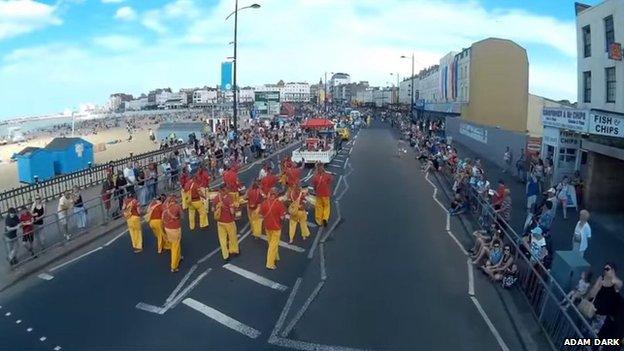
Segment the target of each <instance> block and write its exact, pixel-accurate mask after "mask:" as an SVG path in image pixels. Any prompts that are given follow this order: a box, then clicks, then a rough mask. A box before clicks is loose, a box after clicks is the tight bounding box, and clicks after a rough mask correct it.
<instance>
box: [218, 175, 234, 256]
mask: <svg viewBox="0 0 624 351" xmlns="http://www.w3.org/2000/svg"><path fill="white" fill-rule="evenodd" d="M213 204H214V216H215V220H216V221H217V234H218V235H219V245H221V256H223V259H224V260H226V261H227V260H229V259H230V255H238V253H239V250H238V237H237V233H236V222H235V221H234V216H235V213H236V209H235V204H234V200H233V199H232V197H231V196H230V194H229V193H228V188H227V187H226V186H225V185H223V186H222V187H221V189H220V190H219V195H217V197H216V198H215V199H214V201H213Z"/></svg>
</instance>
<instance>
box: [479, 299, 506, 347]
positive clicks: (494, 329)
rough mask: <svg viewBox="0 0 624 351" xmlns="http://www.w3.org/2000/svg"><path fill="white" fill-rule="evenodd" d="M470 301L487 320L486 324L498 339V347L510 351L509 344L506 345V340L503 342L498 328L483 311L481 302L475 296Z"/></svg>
mask: <svg viewBox="0 0 624 351" xmlns="http://www.w3.org/2000/svg"><path fill="white" fill-rule="evenodd" d="M470 299H471V300H472V302H473V303H474V305H475V306H476V307H477V310H479V313H480V314H481V317H483V319H484V320H485V323H486V324H487V326H488V327H489V328H490V331H491V332H492V334H493V335H494V338H496V341H497V342H498V345H499V346H500V348H501V350H503V351H509V347H507V344H505V340H503V338H502V337H501V336H500V334H499V333H498V330H496V327H495V326H494V324H492V321H491V320H490V317H488V315H487V314H486V313H485V311H484V310H483V307H481V304H480V303H479V300H477V298H475V297H474V296H471V297H470Z"/></svg>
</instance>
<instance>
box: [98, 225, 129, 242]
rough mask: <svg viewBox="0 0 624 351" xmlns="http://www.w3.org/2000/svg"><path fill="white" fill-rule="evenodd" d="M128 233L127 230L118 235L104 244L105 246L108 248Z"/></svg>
mask: <svg viewBox="0 0 624 351" xmlns="http://www.w3.org/2000/svg"><path fill="white" fill-rule="evenodd" d="M127 232H128V229H126V230H124V231H123V232H121V233H119V234H117V235H116V236H115V237H114V238H112V239H110V240H109V241H108V242H107V243H106V244H104V246H108V245H110V244H112V243H114V242H115V241H116V240H117V239H119V238H121V237H122V236H123V235H124V234H126V233H127Z"/></svg>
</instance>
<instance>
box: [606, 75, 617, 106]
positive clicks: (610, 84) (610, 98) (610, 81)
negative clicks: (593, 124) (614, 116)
mask: <svg viewBox="0 0 624 351" xmlns="http://www.w3.org/2000/svg"><path fill="white" fill-rule="evenodd" d="M605 79H606V89H607V91H606V94H605V95H606V98H607V102H613V103H614V102H615V86H616V84H615V67H607V68H605Z"/></svg>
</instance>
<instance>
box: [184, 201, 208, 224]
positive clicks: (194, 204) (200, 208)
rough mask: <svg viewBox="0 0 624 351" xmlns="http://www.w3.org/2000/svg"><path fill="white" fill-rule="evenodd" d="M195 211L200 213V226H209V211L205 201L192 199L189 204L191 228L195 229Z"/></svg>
mask: <svg viewBox="0 0 624 351" xmlns="http://www.w3.org/2000/svg"><path fill="white" fill-rule="evenodd" d="M195 212H197V213H199V227H200V228H206V227H207V226H208V212H207V211H206V206H204V201H202V200H197V201H191V202H189V204H188V216H189V228H191V230H192V229H195Z"/></svg>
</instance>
